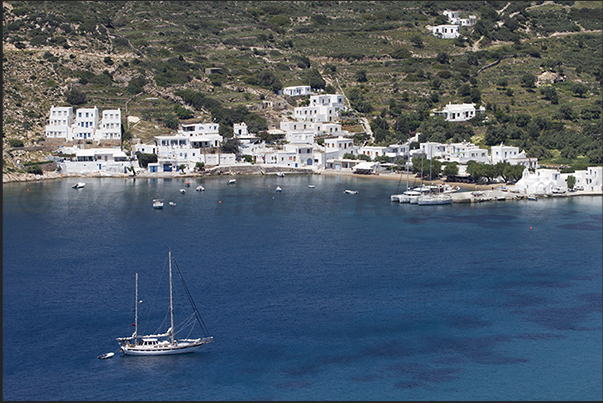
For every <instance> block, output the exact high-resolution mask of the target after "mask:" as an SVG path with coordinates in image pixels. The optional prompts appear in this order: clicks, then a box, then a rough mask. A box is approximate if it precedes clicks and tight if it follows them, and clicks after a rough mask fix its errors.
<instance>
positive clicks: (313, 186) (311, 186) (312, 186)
mask: <svg viewBox="0 0 603 403" xmlns="http://www.w3.org/2000/svg"><path fill="white" fill-rule="evenodd" d="M308 187H309V188H310V189H313V188H315V187H316V185H308Z"/></svg>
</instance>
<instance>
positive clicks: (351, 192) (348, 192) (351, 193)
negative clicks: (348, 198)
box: [343, 189, 358, 195]
mask: <svg viewBox="0 0 603 403" xmlns="http://www.w3.org/2000/svg"><path fill="white" fill-rule="evenodd" d="M343 193H347V194H349V195H355V194H358V191H357V190H349V189H346V190H344V191H343Z"/></svg>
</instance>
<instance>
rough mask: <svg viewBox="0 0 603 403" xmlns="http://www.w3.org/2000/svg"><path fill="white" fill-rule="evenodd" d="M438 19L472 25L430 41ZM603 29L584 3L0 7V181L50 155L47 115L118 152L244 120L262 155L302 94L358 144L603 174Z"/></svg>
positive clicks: (228, 129) (598, 15) (228, 131)
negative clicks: (94, 112) (338, 106)
mask: <svg viewBox="0 0 603 403" xmlns="http://www.w3.org/2000/svg"><path fill="white" fill-rule="evenodd" d="M444 10H458V11H459V12H460V14H461V17H468V16H469V15H475V16H477V18H478V22H477V24H476V25H475V26H472V27H463V28H462V31H461V37H459V38H457V39H440V38H436V37H434V36H433V35H432V34H431V31H430V27H432V26H435V25H439V24H444V23H446V19H445V18H444V17H443V15H442V12H443V11H444ZM602 21H603V15H602V8H601V3H600V2H595V1H593V2H589V1H531V2H530V1H526V2H524V1H516V2H515V1H514V2H505V1H486V2H484V1H469V2H398V1H366V2H365V1H315V2H311V1H301V2H296V1H292V2H275V1H245V2H240V1H224V2H223V1H216V2H212V1H207V2H187V1H144V2H142V1H112V2H100V1H99V2H72V1H53V2H28V1H5V2H3V74H4V76H3V79H4V80H3V85H4V88H3V91H4V93H3V95H4V97H3V115H4V116H3V151H4V152H3V172H5V173H6V172H16V171H22V170H26V169H27V167H26V166H25V165H23V163H24V162H28V161H29V162H31V161H45V160H46V159H47V157H48V155H49V154H50V153H51V152H52V151H53V146H52V145H49V144H47V142H46V141H45V140H44V125H45V124H46V119H47V118H48V116H47V115H48V111H49V108H50V107H51V106H52V105H72V106H74V107H76V108H77V107H81V106H88V107H93V106H97V107H99V108H100V109H104V108H121V110H122V114H123V118H124V122H123V123H124V128H125V132H124V137H125V139H126V142H125V144H124V146H125V147H128V146H129V144H130V141H131V139H134V138H141V139H142V140H143V141H146V140H149V139H151V138H152V136H154V135H157V134H165V133H167V132H169V131H171V130H173V128H174V127H176V126H177V124H178V123H182V122H189V121H212V120H215V121H217V122H219V123H220V126H221V133H222V134H223V135H224V136H225V137H229V136H230V135H232V124H233V123H237V121H241V120H244V121H245V122H246V123H247V124H248V126H250V127H251V128H252V129H253V131H254V132H257V133H260V134H261V135H262V136H264V137H265V138H266V139H267V140H271V139H270V137H269V136H268V135H267V129H268V128H270V127H271V126H272V125H278V121H279V120H280V119H283V118H285V117H286V116H287V113H288V111H289V112H290V111H291V110H292V108H293V107H294V106H296V105H302V104H303V102H305V100H304V99H303V98H302V99H295V100H291V99H284V98H283V97H281V96H278V95H277V94H276V93H277V92H278V90H280V89H281V88H283V87H284V86H290V85H306V84H310V85H312V86H313V87H314V88H318V89H323V90H325V91H327V92H339V93H341V92H343V93H344V94H345V95H346V97H347V100H348V102H349V104H350V106H351V107H352V108H353V112H352V113H351V114H350V116H348V117H347V119H348V120H347V123H348V128H349V129H351V130H352V131H354V132H356V133H358V135H357V140H358V141H367V140H369V139H368V138H365V137H363V128H362V126H361V125H360V121H359V119H360V118H365V119H368V121H369V122H370V125H371V128H372V131H373V133H374V138H373V139H372V140H373V141H374V142H375V143H376V144H388V143H392V142H397V141H405V140H406V139H407V138H408V137H410V136H411V135H412V134H414V133H415V132H417V131H418V132H420V133H423V134H424V136H425V137H424V140H429V139H431V140H434V141H447V140H452V141H458V140H462V139H467V140H471V141H474V142H476V143H478V144H480V145H484V146H488V145H492V144H495V143H500V142H501V141H504V142H505V143H507V144H516V145H518V146H520V147H522V148H525V149H526V150H528V152H529V154H531V156H536V157H538V158H540V159H541V160H542V161H548V162H551V163H558V164H559V163H565V164H568V165H572V166H574V165H575V166H579V165H580V164H586V163H590V164H593V163H601V162H602V158H601V131H602V129H601V127H602V125H601V80H602V75H603V74H602V70H601V63H600V61H601V60H602V57H603V55H602V48H603V46H601V45H602V36H601V24H602ZM449 102H452V103H460V102H476V103H478V104H482V105H484V106H486V108H487V113H488V117H489V119H488V122H471V123H470V124H466V125H449V124H446V123H442V122H441V121H439V120H437V119H433V118H431V117H430V116H429V111H430V110H431V109H433V108H441V107H443V106H444V105H446V104H447V103H449ZM128 117H134V118H137V119H138V123H132V122H133V121H129V120H128ZM134 120H136V119H134ZM129 122H130V123H129ZM17 160H19V164H17Z"/></svg>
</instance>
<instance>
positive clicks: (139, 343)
mask: <svg viewBox="0 0 603 403" xmlns="http://www.w3.org/2000/svg"><path fill="white" fill-rule="evenodd" d="M168 261H169V286H170V305H169V313H170V327H169V329H167V331H166V332H165V333H162V334H149V335H139V334H138V305H140V302H141V301H139V300H138V273H136V291H135V297H136V299H135V312H134V333H133V334H132V336H130V337H118V338H117V341H118V343H119V345H120V348H121V352H122V353H123V354H124V355H147V356H149V355H172V354H185V353H192V352H194V351H195V350H197V349H198V348H199V347H201V346H202V345H203V344H207V343H212V342H213V341H214V340H213V337H212V336H210V335H209V332H208V330H207V327H206V326H205V323H204V322H203V319H202V318H201V314H200V313H199V310H198V309H197V306H196V304H195V302H194V301H193V298H192V296H191V293H190V291H189V290H188V287H187V286H186V283H185V282H184V278H183V277H182V273H181V272H180V269H179V268H178V266H177V265H176V270H177V271H178V274H179V276H180V279H181V280H182V284H183V286H184V290H185V292H186V295H187V297H188V299H189V302H190V304H191V307H192V309H193V311H194V316H195V319H194V322H193V323H192V325H194V324H195V322H196V323H197V324H199V325H200V327H201V330H202V331H203V334H204V336H203V337H198V338H194V339H189V338H183V339H176V338H175V337H174V335H175V334H176V333H177V332H176V331H175V328H174V301H173V284H172V261H173V258H172V251H171V250H170V251H169V253H168ZM189 325H190V324H189Z"/></svg>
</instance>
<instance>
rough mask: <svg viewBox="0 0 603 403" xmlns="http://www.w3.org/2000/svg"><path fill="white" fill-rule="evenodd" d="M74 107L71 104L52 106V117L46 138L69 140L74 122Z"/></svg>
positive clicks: (47, 126) (46, 131)
mask: <svg viewBox="0 0 603 403" xmlns="http://www.w3.org/2000/svg"><path fill="white" fill-rule="evenodd" d="M73 119H74V117H73V108H72V107H71V106H54V105H53V106H52V107H51V108H50V118H49V119H48V124H47V125H46V130H45V133H46V138H49V139H62V140H65V141H67V140H69V139H70V135H71V128H72V127H73V124H74V120H73Z"/></svg>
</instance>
